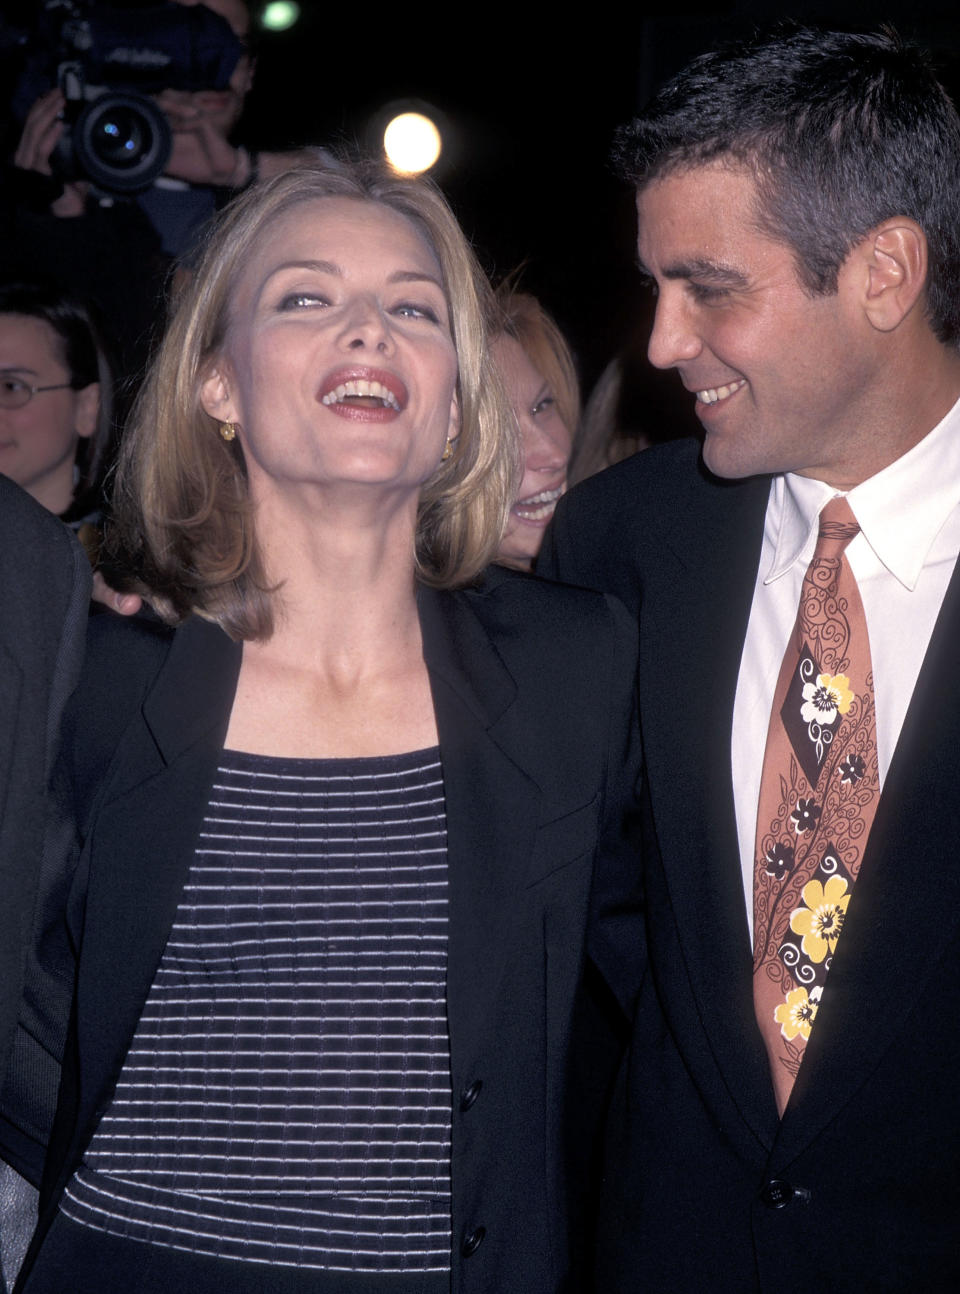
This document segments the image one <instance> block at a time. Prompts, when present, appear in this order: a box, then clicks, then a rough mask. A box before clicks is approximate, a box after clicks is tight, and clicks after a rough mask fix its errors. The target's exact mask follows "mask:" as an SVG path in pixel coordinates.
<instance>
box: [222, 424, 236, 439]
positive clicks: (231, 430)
mask: <svg viewBox="0 0 960 1294" xmlns="http://www.w3.org/2000/svg"><path fill="white" fill-rule="evenodd" d="M220 435H221V436H222V437H223V438H224V440H236V438H237V424H236V423H235V422H221V424H220Z"/></svg>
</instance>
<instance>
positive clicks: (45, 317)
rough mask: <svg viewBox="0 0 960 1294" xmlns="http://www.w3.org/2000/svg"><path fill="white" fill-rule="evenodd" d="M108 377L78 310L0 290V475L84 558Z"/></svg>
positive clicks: (83, 312)
mask: <svg viewBox="0 0 960 1294" xmlns="http://www.w3.org/2000/svg"><path fill="white" fill-rule="evenodd" d="M110 397H111V372H110V365H109V361H108V359H107V357H106V353H105V349H104V344H103V342H102V340H101V338H100V335H99V333H98V331H97V328H96V326H95V324H94V323H93V320H92V319H91V317H90V314H89V312H88V310H87V308H86V307H85V306H84V305H82V304H81V303H80V302H79V301H77V300H74V299H72V298H70V297H68V296H65V295H64V294H62V293H61V292H59V291H57V290H56V289H54V288H48V287H46V286H43V285H41V284H35V283H4V284H0V472H2V473H3V475H4V476H8V477H9V478H10V479H11V480H12V481H15V482H16V483H17V485H19V486H21V487H22V488H23V489H24V490H26V492H27V493H28V494H30V495H32V496H33V498H34V499H36V501H37V502H38V503H40V504H42V505H43V507H45V508H46V509H47V511H48V512H53V513H55V514H56V515H57V516H58V517H60V518H61V519H62V520H63V521H65V522H66V523H67V524H68V525H69V526H70V527H71V528H72V529H73V530H74V531H76V532H77V533H78V537H79V538H80V540H81V542H82V543H83V544H84V547H85V548H87V551H88V553H91V552H92V549H93V547H94V541H95V535H96V532H95V527H96V523H97V521H98V516H99V513H98V509H99V496H98V485H99V477H100V469H101V466H102V464H103V459H104V452H105V450H106V448H107V443H108V441H109V437H110V427H111V411H112V405H111V398H110Z"/></svg>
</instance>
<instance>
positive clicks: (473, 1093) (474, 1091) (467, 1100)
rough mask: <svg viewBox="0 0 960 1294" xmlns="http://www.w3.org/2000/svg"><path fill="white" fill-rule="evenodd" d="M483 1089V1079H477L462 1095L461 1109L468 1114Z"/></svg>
mask: <svg viewBox="0 0 960 1294" xmlns="http://www.w3.org/2000/svg"><path fill="white" fill-rule="evenodd" d="M481 1087H483V1079H482V1078H475V1079H474V1080H473V1082H472V1083H471V1084H470V1086H469V1087H465V1088H464V1089H463V1091H462V1092H461V1093H460V1109H461V1110H462V1111H463V1113H464V1114H466V1112H467V1110H469V1109H470V1107H471V1105H473V1103H474V1101H475V1100H476V1099H477V1097H478V1096H479V1095H480V1089H481Z"/></svg>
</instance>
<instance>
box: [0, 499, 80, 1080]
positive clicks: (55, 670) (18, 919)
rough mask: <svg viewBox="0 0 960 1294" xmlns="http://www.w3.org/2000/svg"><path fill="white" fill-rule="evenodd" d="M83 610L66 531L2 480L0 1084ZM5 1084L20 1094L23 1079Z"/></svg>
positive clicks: (53, 845)
mask: <svg viewBox="0 0 960 1294" xmlns="http://www.w3.org/2000/svg"><path fill="white" fill-rule="evenodd" d="M89 601H90V567H89V564H88V562H87V560H86V558H85V557H84V555H83V553H82V551H81V549H80V547H79V545H78V544H77V543H76V541H75V540H74V538H73V536H72V535H71V534H70V532H69V531H68V530H67V528H66V526H64V525H63V523H62V522H60V521H58V520H57V518H56V517H53V516H51V514H50V513H49V512H47V511H45V510H44V509H43V508H41V507H40V506H39V505H38V504H36V503H35V502H34V501H33V500H32V499H31V498H30V497H29V496H28V495H26V494H25V493H24V492H23V491H22V490H21V489H19V488H18V487H17V486H15V485H14V484H13V483H12V482H11V481H8V480H7V479H6V477H0V914H2V919H0V1076H2V1075H4V1074H5V1073H7V1071H8V1062H9V1061H10V1053H11V1047H12V1042H13V1036H14V1025H15V1023H16V1020H17V1013H18V1009H19V1006H20V993H21V986H22V983H23V976H24V963H25V958H26V957H27V953H28V949H30V948H31V946H32V934H33V929H34V924H35V920H36V921H38V922H39V923H40V924H42V920H43V916H42V914H37V913H36V912H35V904H36V896H37V890H38V881H39V880H40V876H41V871H42V869H43V868H44V867H47V868H49V867H51V866H53V863H54V861H55V860H56V858H57V854H58V845H62V844H63V842H64V833H65V832H67V833H69V824H67V823H66V822H65V821H64V820H63V819H62V818H61V817H60V816H59V815H57V816H55V817H51V816H49V815H48V801H47V796H46V788H47V782H48V777H49V774H50V771H51V767H52V764H53V758H54V753H55V750H56V745H57V740H58V736H59V730H60V716H61V714H62V712H63V708H64V705H65V703H66V701H67V698H68V697H69V695H70V693H71V691H72V690H73V688H74V685H75V684H76V681H77V677H78V675H79V671H80V663H81V660H82V656H83V638H84V632H85V629H86V620H87V607H88V606H89ZM45 848H46V854H45V852H44V851H45ZM30 1077H32V1076H30ZM10 1081H11V1082H12V1083H13V1084H14V1086H16V1087H19V1086H21V1085H22V1083H23V1082H24V1081H26V1077H25V1076H23V1075H16V1076H12V1077H11V1078H10ZM10 1095H11V1094H10V1093H7V1094H5V1099H9V1098H10Z"/></svg>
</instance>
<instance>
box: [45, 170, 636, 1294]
mask: <svg viewBox="0 0 960 1294" xmlns="http://www.w3.org/2000/svg"><path fill="white" fill-rule="evenodd" d="M486 293H487V288H486V286H485V283H484V281H483V279H482V276H481V275H480V273H479V271H478V270H477V269H476V267H475V264H474V261H473V258H472V255H471V253H470V251H469V249H468V247H467V245H466V243H465V241H464V238H463V235H462V233H461V232H460V230H459V228H458V227H457V225H456V222H455V221H454V219H453V217H452V215H451V214H450V212H449V210H448V208H447V207H446V205H445V204H444V202H443V200H442V199H441V198H440V196H439V195H438V193H437V192H436V191H435V190H433V189H432V188H430V187H429V186H427V185H425V184H423V183H417V182H411V181H404V180H399V179H395V178H389V177H385V176H383V175H382V174H380V173H379V172H368V171H366V170H360V169H357V170H348V169H345V170H343V171H342V172H337V173H335V174H334V173H330V172H326V173H324V172H320V171H313V170H309V169H304V170H300V171H295V172H290V173H288V174H287V175H284V176H282V177H280V178H279V179H277V180H276V181H273V182H271V183H270V184H268V185H266V186H264V187H263V188H261V189H259V190H253V191H251V192H249V193H248V194H247V195H245V196H244V197H242V198H241V199H240V200H239V201H238V202H237V203H236V204H235V205H234V206H233V207H232V208H231V209H229V210H228V211H227V212H226V213H225V216H224V218H223V219H222V220H221V222H220V224H219V227H218V228H217V229H216V230H215V231H214V233H213V235H212V238H211V241H210V243H209V246H208V248H207V250H206V253H205V256H204V258H203V260H202V263H201V264H200V266H199V268H198V270H197V273H196V277H195V280H194V282H193V284H192V285H191V287H190V288H189V289H188V295H186V296H185V298H184V299H183V300H182V301H181V302H180V304H179V307H178V310H177V313H176V315H175V317H174V319H173V321H172V324H171V327H170V330H169V333H168V336H167V338H166V340H165V342H164V345H163V347H162V349H161V352H160V354H159V356H158V360H157V364H156V367H155V370H154V372H153V374H152V377H151V378H150V380H149V382H148V384H147V386H146V388H145V392H144V394H143V397H142V400H141V403H140V406H139V411H138V415H137V421H136V426H135V429H134V432H133V435H132V436H131V438H130V440H129V441H128V443H127V445H126V449H125V460H124V462H123V464H122V467H121V476H120V486H119V494H120V498H119V508H120V512H121V535H122V537H123V538H124V540H125V541H126V544H127V546H128V548H129V550H130V551H132V553H133V555H134V558H135V560H136V562H137V564H138V569H139V572H140V575H141V578H142V580H143V582H144V584H145V585H146V586H147V587H149V588H150V589H152V591H153V596H154V598H155V601H156V603H157V605H158V606H160V607H161V608H162V609H163V613H164V616H165V618H166V620H167V621H168V622H169V625H170V626H174V625H177V626H179V627H176V628H173V627H160V626H155V627H151V626H150V625H148V624H141V625H132V624H130V623H127V622H119V621H113V620H109V621H108V622H107V623H105V624H102V623H101V624H99V625H95V627H94V636H93V641H92V643H91V649H90V665H89V668H88V671H87V678H86V680H85V682H84V683H83V685H82V686H81V688H80V690H79V697H80V701H79V704H78V711H77V715H76V721H75V735H73V736H72V737H71V739H70V741H71V749H72V751H73V755H72V759H73V765H74V771H75V778H76V798H77V801H78V805H79V814H80V829H81V834H82V837H83V853H82V857H81V861H80V865H79V867H78V870H77V875H76V881H75V884H74V890H73V894H72V896H71V907H70V920H71V925H72V934H73V938H74V941H75V943H76V945H77V947H78V950H79V968H78V979H77V992H76V1005H75V1009H74V1019H73V1024H72V1030H71V1038H72V1043H71V1044H70V1045H69V1046H68V1050H67V1057H66V1060H65V1069H64V1081H63V1085H62V1088H61V1095H60V1104H59V1109H58V1114H57V1121H56V1125H55V1130H54V1137H53V1141H52V1145H51V1150H50V1155H49V1159H48V1165H47V1171H46V1176H45V1187H44V1192H43V1199H42V1202H41V1207H42V1222H41V1228H40V1232H39V1233H38V1239H37V1241H36V1242H35V1245H34V1251H33V1253H32V1254H31V1256H30V1257H29V1258H28V1264H27V1269H26V1270H27V1272H28V1274H27V1275H26V1276H25V1278H24V1284H23V1288H25V1289H26V1290H27V1291H29V1292H30V1294H45V1292H49V1291H70V1294H94V1292H95V1294H119V1292H120V1291H122V1292H123V1294H136V1292H137V1291H170V1290H174V1289H177V1290H190V1291H200V1292H204V1291H214V1290H216V1291H221V1290H223V1291H227V1290H229V1291H244V1292H246V1291H298V1292H299V1291H308V1290H309V1291H312V1292H314V1294H331V1292H334V1294H341V1292H347V1294H366V1292H367V1291H377V1294H382V1292H383V1291H395V1292H396V1294H439V1292H440V1291H444V1292H446V1291H448V1290H453V1291H457V1292H458V1294H459V1292H460V1291H470V1290H475V1291H478V1292H479V1291H507V1290H523V1291H525V1294H537V1292H538V1291H543V1292H546V1291H555V1290H559V1289H561V1288H565V1287H567V1286H566V1282H567V1281H568V1280H569V1279H570V1277H569V1263H568V1255H567V1246H568V1234H569V1225H568V1224H569V1219H568V1217H567V1216H566V1215H565V1200H566V1198H567V1194H568V1192H567V1185H568V1183H565V1181H564V1175H563V1165H564V1162H565V1155H566V1150H567V1147H566V1145H565V1142H566V1140H567V1133H566V1130H567V1129H569V1128H575V1127H578V1126H580V1124H581V1122H582V1117H583V1116H584V1112H583V1111H574V1112H572V1113H573V1117H572V1118H571V1117H570V1116H571V1111H570V1110H569V1109H568V1108H567V1104H566V1102H567V1087H566V1077H567V1076H566V1056H567V1051H568V1047H569V1044H570V1039H571V1031H572V1029H573V1027H574V1018H575V1014H576V1013H575V1009H574V1002H575V997H576V993H577V986H578V981H579V977H580V973H581V968H582V961H583V952H584V927H585V920H586V912H587V904H588V897H589V895H590V890H591V882H592V878H593V877H594V874H596V875H597V877H598V878H599V879H600V880H601V881H602V882H603V883H606V881H607V880H608V879H609V878H610V877H611V876H613V875H614V874H615V873H616V871H617V869H618V867H623V868H624V869H628V868H629V867H630V859H629V851H628V848H627V846H626V844H625V842H624V841H623V838H622V831H621V827H620V822H621V816H622V806H623V802H624V800H625V797H626V791H625V788H626V787H627V786H628V785H629V784H630V783H631V782H632V779H633V772H634V771H633V770H632V769H631V768H630V756H629V754H628V747H629V746H630V744H631V731H632V728H633V724H632V721H631V711H632V704H631V694H632V674H633V670H632V664H631V658H632V654H633V650H634V648H633V638H634V636H635V634H634V633H632V632H631V630H630V628H629V627H628V626H627V624H626V623H625V617H624V613H623V612H622V610H621V609H620V608H618V607H617V606H616V605H614V604H609V603H608V602H607V601H606V600H605V599H603V598H601V597H597V596H595V595H592V594H587V593H581V592H577V591H573V590H562V589H558V588H554V587H552V586H549V585H545V584H540V583H537V582H535V581H533V580H530V579H527V578H525V577H523V576H519V575H516V574H513V573H508V572H502V571H501V572H499V573H496V574H493V575H491V576H489V577H487V578H485V579H484V578H482V577H481V575H480V573H481V571H482V570H483V568H484V567H485V565H486V563H487V562H488V560H489V559H490V557H491V556H492V555H493V553H494V552H495V551H496V547H497V543H498V541H499V537H500V533H501V530H502V528H503V524H504V521H505V518H506V514H507V511H508V509H509V506H510V502H511V500H512V498H513V497H514V489H515V485H516V479H517V470H518V468H517V458H518V456H517V450H516V441H515V428H514V426H513V424H512V421H511V419H510V417H509V414H508V412H507V411H506V408H505V405H504V401H503V396H502V394H501V391H500V388H499V385H498V381H497V378H496V376H495V372H494V370H493V368H492V365H491V363H490V360H489V357H488V353H487V347H486V342H485V337H484V330H483V319H484V317H485V315H486V314H487V313H488V310H489V302H488V301H487V299H486ZM559 698H563V701H562V704H559V703H558V699H559Z"/></svg>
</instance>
